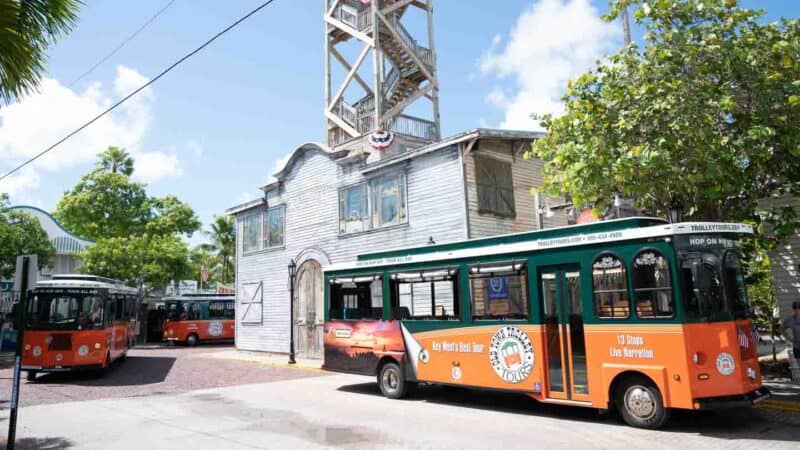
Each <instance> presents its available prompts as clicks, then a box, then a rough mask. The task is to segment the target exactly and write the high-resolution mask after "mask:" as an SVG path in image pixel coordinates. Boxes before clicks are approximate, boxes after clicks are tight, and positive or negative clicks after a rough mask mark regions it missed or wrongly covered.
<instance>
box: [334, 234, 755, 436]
mask: <svg viewBox="0 0 800 450" xmlns="http://www.w3.org/2000/svg"><path fill="white" fill-rule="evenodd" d="M752 232H753V231H752V228H751V227H750V226H749V225H745V224H733V223H708V222H702V223H701V222H685V223H675V224H671V223H667V222H664V221H662V220H658V219H653V218H628V219H620V220H612V221H606V222H598V223H593V224H587V225H578V226H571V227H563V228H554V229H548V230H541V231H534V232H526V233H517V234H510V235H503V236H497V237H491V238H484V239H476V240H469V241H464V242H456V243H450V244H442V245H429V246H424V247H416V248H408V249H401V250H395V251H386V252H380V253H373V254H366V255H361V256H359V257H358V258H357V260H356V261H354V262H352V263H341V264H333V265H330V266H328V267H326V268H325V280H326V283H325V336H324V343H325V363H324V368H325V369H327V370H332V371H340V372H348V373H358V374H365V375H372V376H377V381H378V384H379V386H380V389H381V391H382V392H383V394H384V395H386V396H387V397H391V398H399V397H402V396H403V395H404V394H405V393H406V392H407V388H408V387H409V386H410V385H413V384H415V383H437V384H449V385H457V386H469V387H476V388H485V389H497V390H510V391H518V392H520V393H522V394H526V395H529V396H531V397H533V398H534V399H536V400H539V401H542V402H546V403H557V404H564V405H575V406H585V407H592V408H597V409H601V410H611V409H616V410H617V411H619V413H620V414H621V416H622V417H623V419H624V420H625V421H626V422H627V423H628V424H629V425H632V426H637V427H643V428H658V427H660V426H662V425H663V424H664V423H665V422H666V420H667V419H668V417H669V412H670V410H672V409H711V408H723V407H732V406H742V405H750V404H753V403H755V402H758V401H760V400H763V399H765V398H767V397H769V393H768V391H767V390H766V389H765V388H764V387H763V386H762V382H761V373H760V371H759V365H758V356H757V344H758V337H757V336H758V335H757V332H756V331H755V330H754V328H753V325H752V318H751V309H750V307H749V305H748V301H747V296H746V289H745V284H744V277H743V274H742V266H741V259H742V254H741V251H742V247H741V246H740V240H741V239H743V238H746V237H747V236H748V235H750V234H752Z"/></svg>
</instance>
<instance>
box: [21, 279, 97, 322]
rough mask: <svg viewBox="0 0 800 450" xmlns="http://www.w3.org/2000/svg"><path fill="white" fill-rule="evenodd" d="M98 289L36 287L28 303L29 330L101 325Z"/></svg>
mask: <svg viewBox="0 0 800 450" xmlns="http://www.w3.org/2000/svg"><path fill="white" fill-rule="evenodd" d="M104 298H105V294H104V293H103V292H100V291H99V290H97V289H49V288H48V289H36V290H35V291H33V293H32V295H31V297H30V300H29V302H28V325H27V328H28V329H31V330H91V329H102V328H103V299H104Z"/></svg>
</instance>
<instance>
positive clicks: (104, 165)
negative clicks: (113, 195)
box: [97, 146, 133, 176]
mask: <svg viewBox="0 0 800 450" xmlns="http://www.w3.org/2000/svg"><path fill="white" fill-rule="evenodd" d="M98 156H99V157H100V161H98V162H97V167H98V168H100V169H103V170H105V171H106V172H111V173H117V172H119V173H122V174H125V175H128V176H131V175H132V174H133V158H131V155H129V154H128V152H127V151H126V150H125V149H124V148H120V147H113V146H112V147H108V149H106V151H104V152H103V153H100V154H99V155H98Z"/></svg>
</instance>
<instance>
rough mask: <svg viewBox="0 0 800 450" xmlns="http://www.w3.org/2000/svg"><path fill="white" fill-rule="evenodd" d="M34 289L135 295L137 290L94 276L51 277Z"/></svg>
mask: <svg viewBox="0 0 800 450" xmlns="http://www.w3.org/2000/svg"><path fill="white" fill-rule="evenodd" d="M36 288H37V289H39V288H49V289H57V288H63V289H108V291H109V292H111V293H116V294H120V293H123V294H136V293H138V292H139V291H138V289H136V288H132V287H128V286H125V285H124V284H122V282H121V281H119V280H114V279H112V278H105V277H100V276H96V275H75V274H69V275H53V279H51V280H41V281H37V282H36Z"/></svg>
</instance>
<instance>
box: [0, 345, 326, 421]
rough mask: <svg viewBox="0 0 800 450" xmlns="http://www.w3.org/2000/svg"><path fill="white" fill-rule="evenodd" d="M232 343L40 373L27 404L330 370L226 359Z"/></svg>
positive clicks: (7, 389)
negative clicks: (101, 369)
mask: <svg viewBox="0 0 800 450" xmlns="http://www.w3.org/2000/svg"><path fill="white" fill-rule="evenodd" d="M231 348H232V347H231V346H230V345H224V346H223V345H201V346H199V347H166V346H163V347H162V346H152V347H147V348H136V349H132V350H131V351H130V352H129V354H128V358H127V359H126V360H124V361H121V362H117V363H115V364H114V365H113V366H112V368H111V369H110V370H109V371H108V372H107V373H106V374H104V375H103V376H99V375H98V374H96V373H92V372H86V373H52V374H40V375H39V377H38V378H37V380H36V382H35V383H30V382H28V381H25V377H24V373H23V377H22V382H21V388H20V389H21V390H20V403H21V405H22V406H32V405H41V404H48V403H61V402H69V401H82V400H96V399H110V398H123V397H141V396H149V395H164V394H177V393H182V392H188V391H194V390H198V389H208V388H215V387H224V386H235V385H241V384H251V383H266V382H271V381H281V380H290V379H296V378H306V377H317V376H322V375H324V374H323V373H322V372H319V371H309V370H301V369H295V368H286V367H274V366H268V365H264V364H257V363H252V362H244V361H236V360H230V359H223V358H220V357H219V356H220V353H221V352H226V351H229V350H230V349H231ZM12 374H13V371H12V369H10V368H6V369H0V406H2V407H4V408H5V407H7V405H8V401H9V398H10V397H11V378H12Z"/></svg>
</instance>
